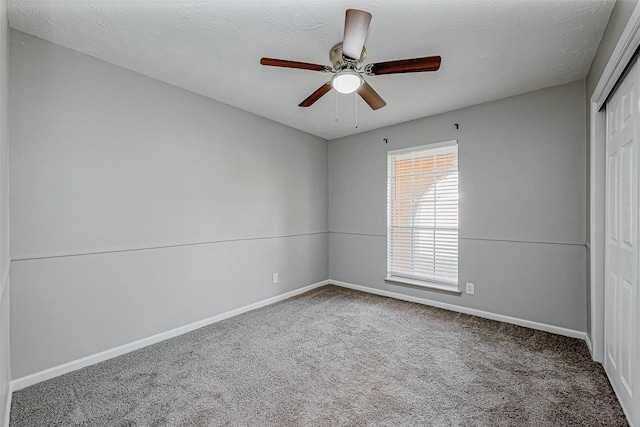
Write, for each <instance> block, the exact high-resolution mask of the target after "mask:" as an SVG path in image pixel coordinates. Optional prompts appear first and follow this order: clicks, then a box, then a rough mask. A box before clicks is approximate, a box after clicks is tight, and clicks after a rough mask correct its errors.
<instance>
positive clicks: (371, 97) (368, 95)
mask: <svg viewBox="0 0 640 427" xmlns="http://www.w3.org/2000/svg"><path fill="white" fill-rule="evenodd" d="M358 95H360V97H361V98H362V99H364V102H366V103H367V104H369V107H371V109H372V110H378V109H380V108H382V107H384V106H385V105H387V103H386V102H384V99H382V98H381V97H380V95H378V92H376V91H375V90H373V88H372V87H371V86H369V83H367V82H363V83H362V86H360V89H358Z"/></svg>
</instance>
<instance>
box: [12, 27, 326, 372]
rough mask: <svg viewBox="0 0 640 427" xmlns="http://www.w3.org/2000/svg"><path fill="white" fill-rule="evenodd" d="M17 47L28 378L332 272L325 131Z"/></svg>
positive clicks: (22, 328) (20, 347)
mask: <svg viewBox="0 0 640 427" xmlns="http://www.w3.org/2000/svg"><path fill="white" fill-rule="evenodd" d="M10 58H11V67H10V82H11V85H10V98H9V105H10V124H11V126H10V144H11V176H10V178H11V186H12V187H11V199H10V207H11V255H12V259H13V261H12V267H11V283H12V301H11V306H12V309H11V325H12V327H11V340H12V346H11V356H12V360H13V363H12V377H13V378H20V377H23V376H25V375H28V374H32V373H35V372H38V371H41V370H44V369H47V368H50V367H54V366H57V365H60V364H63V363H65V362H69V361H73V360H75V359H78V358H81V357H84V356H87V355H91V354H95V353H97V352H100V351H103V350H106V349H110V348H113V347H116V346H119V345H123V344H126V343H130V342H132V341H135V340H138V339H141V338H146V337H148V336H151V335H154V334H157V333H161V332H164V331H167V330H170V329H173V328H176V327H180V326H182V325H185V324H189V323H191V322H195V321H198V320H201V319H205V318H208V317H211V316H213V315H216V314H220V313H223V312H226V311H229V310H232V309H235V308H238V307H241V306H245V305H247V304H250V303H253V302H257V301H260V300H263V299H266V298H269V297H272V296H275V295H278V294H282V293H284V292H287V291H291V290H294V289H296V288H299V287H302V286H305V285H309V284H312V283H316V282H319V281H322V280H325V279H326V278H327V276H328V234H327V232H328V224H327V211H328V208H327V200H328V195H327V142H326V141H325V140H323V139H320V138H317V137H314V136H311V135H308V134H305V133H302V132H300V131H297V130H294V129H292V128H288V127H285V126H283V125H280V124H277V123H274V122H272V121H269V120H266V119H263V118H260V117H257V116H254V115H251V114H249V113H246V112H243V111H240V110H237V109H234V108H231V107H229V106H226V105H223V104H220V103H218V102H215V101H212V100H209V99H206V98H203V97H201V96H198V95H195V94H193V93H190V92H187V91H184V90H182V89H178V88H175V87H172V86H169V85H166V84H164V83H161V82H159V81H156V80H152V79H150V78H148V77H145V76H142V75H139V74H136V73H133V72H130V71H127V70H124V69H122V68H119V67H116V66H113V65H109V64H107V63H105V62H102V61H100V60H97V59H95V58H92V57H89V56H86V55H83V54H80V53H76V52H73V51H71V50H68V49H65V48H63V47H60V46H57V45H54V44H51V43H48V42H45V41H43V40H40V39H37V38H34V37H32V36H29V35H26V34H24V33H20V32H17V31H13V30H12V31H11V45H10ZM238 90H241V88H238ZM275 272H277V273H279V276H280V283H279V284H277V285H274V284H272V283H271V278H272V277H271V275H272V273H275Z"/></svg>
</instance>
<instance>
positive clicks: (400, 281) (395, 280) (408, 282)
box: [384, 276, 462, 295]
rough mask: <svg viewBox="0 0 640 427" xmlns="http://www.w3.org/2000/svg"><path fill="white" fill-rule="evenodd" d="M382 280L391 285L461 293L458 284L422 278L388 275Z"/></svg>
mask: <svg viewBox="0 0 640 427" xmlns="http://www.w3.org/2000/svg"><path fill="white" fill-rule="evenodd" d="M384 281H385V282H387V283H391V284H393V285H402V286H410V287H412V288H419V289H427V290H430V291H438V292H445V293H448V294H456V295H461V294H462V291H461V290H460V289H459V288H458V285H444V284H441V283H432V282H424V281H422V280H415V279H407V278H405V277H397V276H388V277H385V278H384Z"/></svg>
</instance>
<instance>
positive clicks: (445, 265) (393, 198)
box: [387, 141, 458, 292]
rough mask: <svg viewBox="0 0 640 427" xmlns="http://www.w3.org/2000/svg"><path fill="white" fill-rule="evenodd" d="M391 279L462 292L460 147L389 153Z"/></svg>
mask: <svg viewBox="0 0 640 427" xmlns="http://www.w3.org/2000/svg"><path fill="white" fill-rule="evenodd" d="M387 176H388V180H387V209H388V210H387V280H388V281H391V282H400V283H404V284H409V285H418V286H427V287H433V288H436V289H442V290H448V291H455V292H458V143H457V141H449V142H443V143H440V144H431V145H426V146H422V147H414V148H409V149H404V150H394V151H389V152H388V166H387Z"/></svg>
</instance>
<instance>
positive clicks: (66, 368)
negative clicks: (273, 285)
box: [10, 280, 329, 391]
mask: <svg viewBox="0 0 640 427" xmlns="http://www.w3.org/2000/svg"><path fill="white" fill-rule="evenodd" d="M327 284H329V281H328V280H323V281H322V282H318V283H314V284H311V285H309V286H305V287H303V288H300V289H296V290H293V291H290V292H286V293H284V294H281V295H277V296H275V297H271V298H267V299H265V300H262V301H258V302H255V303H253V304H249V305H245V306H244V307H240V308H236V309H235V310H231V311H227V312H226V313H222V314H218V315H216V316H213V317H209V318H208V319H204V320H200V321H198V322H194V323H190V324H188V325H184V326H181V327H179V328H175V329H171V330H169V331H166V332H161V333H159V334H156V335H153V336H150V337H147V338H143V339H141V340H138V341H134V342H132V343H129V344H124V345H121V346H119V347H115V348H112V349H109V350H105V351H102V352H100V353H96V354H92V355H90V356H86V357H83V358H81V359H78V360H74V361H71V362H67V363H65V364H62V365H59V366H54V367H53V368H49V369H45V370H44V371H40V372H36V373H35V374H30V375H27V376H24V377H22V378H17V379H15V380H12V381H11V383H10V390H12V391H17V390H20V389H23V388H25V387H29V386H31V385H34V384H37V383H39V382H42V381H46V380H48V379H51V378H54V377H57V376H60V375H63V374H66V373H68V372H72V371H75V370H78V369H81V368H84V367H85V366H89V365H94V364H96V363H99V362H103V361H105V360H108V359H112V358H114V357H117V356H121V355H123V354H126V353H129V352H132V351H134V350H138V349H140V348H142V347H146V346H149V345H152V344H156V343H158V342H160V341H164V340H166V339H169V338H173V337H176V336H178V335H182V334H186V333H187V332H191V331H193V330H196V329H199V328H202V327H204V326H207V325H210V324H212V323H216V322H219V321H221V320H224V319H228V318H230V317H233V316H237V315H239V314H242V313H246V312H247V311H251V310H255V309H257V308H261V307H264V306H267V305H271V304H274V303H276V302H278V301H282V300H285V299H287V298H291V297H294V296H296V295H300V294H303V293H305V292H308V291H310V290H312V289H315V288H319V287H320V286H324V285H327Z"/></svg>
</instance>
